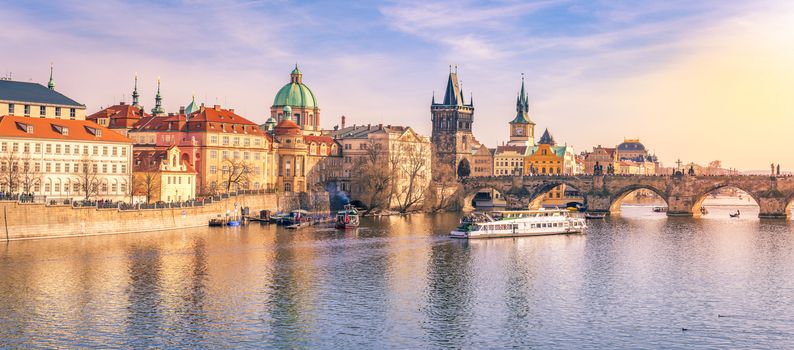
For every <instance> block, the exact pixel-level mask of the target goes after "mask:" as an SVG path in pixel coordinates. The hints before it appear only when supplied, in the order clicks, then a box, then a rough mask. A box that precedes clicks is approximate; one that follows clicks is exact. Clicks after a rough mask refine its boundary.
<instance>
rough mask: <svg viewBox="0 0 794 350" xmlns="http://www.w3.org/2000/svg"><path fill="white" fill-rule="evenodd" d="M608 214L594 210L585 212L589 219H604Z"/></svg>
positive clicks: (586, 217)
mask: <svg viewBox="0 0 794 350" xmlns="http://www.w3.org/2000/svg"><path fill="white" fill-rule="evenodd" d="M606 216H607V213H594V212H590V211H588V212H586V213H584V218H585V219H588V220H594V219H595V220H597V219H603V218H605V217H606Z"/></svg>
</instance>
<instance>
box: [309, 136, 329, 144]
mask: <svg viewBox="0 0 794 350" xmlns="http://www.w3.org/2000/svg"><path fill="white" fill-rule="evenodd" d="M303 139H304V140H305V141H306V142H305V143H312V142H317V143H327V144H332V143H334V139H333V138H331V137H329V136H314V135H306V136H304V137H303Z"/></svg>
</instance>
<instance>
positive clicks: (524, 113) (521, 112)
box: [510, 74, 535, 124]
mask: <svg viewBox="0 0 794 350" xmlns="http://www.w3.org/2000/svg"><path fill="white" fill-rule="evenodd" d="M510 124H535V123H533V122H532V120H530V119H529V97H528V96H527V93H526V90H525V89H524V76H523V74H522V75H521V91H520V92H519V93H518V97H517V98H516V117H515V118H513V120H512V121H511V122H510Z"/></svg>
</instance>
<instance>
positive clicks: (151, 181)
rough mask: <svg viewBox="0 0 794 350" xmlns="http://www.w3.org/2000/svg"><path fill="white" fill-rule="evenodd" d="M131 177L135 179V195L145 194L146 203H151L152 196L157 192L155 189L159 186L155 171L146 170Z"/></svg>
mask: <svg viewBox="0 0 794 350" xmlns="http://www.w3.org/2000/svg"><path fill="white" fill-rule="evenodd" d="M133 177H134V179H135V180H134V181H135V184H134V186H135V188H134V193H135V195H136V196H145V197H146V203H147V204H149V203H151V202H152V198H153V197H154V196H155V194H157V190H158V189H159V188H160V176H159V175H158V174H157V173H155V172H152V171H147V172H141V173H138V174H136V175H135V176H133Z"/></svg>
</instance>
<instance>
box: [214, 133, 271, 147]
mask: <svg viewBox="0 0 794 350" xmlns="http://www.w3.org/2000/svg"><path fill="white" fill-rule="evenodd" d="M253 139H254V142H253V144H254V146H261V145H262V138H260V137H254V138H253ZM241 140H242V145H243V146H244V147H250V146H251V138H248V137H243V138H240V137H239V136H234V137H231V138H230V137H229V136H223V137H221V145H224V146H229V145H230V143H229V141H231V145H232V146H240V141H241ZM209 144H210V145H217V144H218V136H216V135H213V136H210V143H209Z"/></svg>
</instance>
